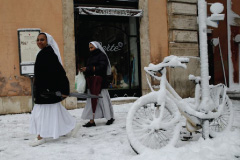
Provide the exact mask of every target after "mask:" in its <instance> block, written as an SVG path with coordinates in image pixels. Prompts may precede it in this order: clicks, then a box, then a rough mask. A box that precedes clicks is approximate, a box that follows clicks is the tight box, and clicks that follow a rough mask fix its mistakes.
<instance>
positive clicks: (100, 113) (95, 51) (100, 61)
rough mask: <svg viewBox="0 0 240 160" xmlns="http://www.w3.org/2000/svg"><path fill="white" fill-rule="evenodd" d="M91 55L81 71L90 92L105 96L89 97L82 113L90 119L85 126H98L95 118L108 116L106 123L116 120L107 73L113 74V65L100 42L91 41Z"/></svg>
mask: <svg viewBox="0 0 240 160" xmlns="http://www.w3.org/2000/svg"><path fill="white" fill-rule="evenodd" d="M89 50H90V57H89V58H88V61H87V64H86V67H82V68H81V69H80V71H82V72H84V74H85V77H86V81H87V89H88V93H91V94H94V95H99V96H102V97H103V98H98V99H96V98H92V99H90V98H88V99H87V104H86V106H85V108H84V110H83V113H82V119H90V121H89V122H88V123H86V124H85V125H83V127H92V126H96V124H95V121H94V119H98V118H106V119H107V120H108V121H107V123H106V125H110V124H112V123H113V121H114V113H113V107H112V104H111V100H110V96H109V93H108V90H107V88H108V83H107V75H111V65H110V62H109V59H108V57H107V54H106V52H105V51H104V49H103V47H102V46H101V45H100V43H99V42H96V41H93V42H90V43H89Z"/></svg>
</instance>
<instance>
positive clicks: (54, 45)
mask: <svg viewBox="0 0 240 160" xmlns="http://www.w3.org/2000/svg"><path fill="white" fill-rule="evenodd" d="M43 33H44V34H45V35H46V36H47V43H48V45H49V46H51V47H52V48H53V50H54V52H55V54H56V55H57V57H58V60H59V62H60V63H61V64H62V59H61V55H60V51H59V48H58V45H57V43H56V41H55V40H54V39H53V37H52V36H51V35H50V34H48V33H46V32H43Z"/></svg>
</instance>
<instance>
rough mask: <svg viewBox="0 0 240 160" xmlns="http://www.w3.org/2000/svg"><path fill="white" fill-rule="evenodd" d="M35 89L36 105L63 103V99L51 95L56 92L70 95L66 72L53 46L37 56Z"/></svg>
mask: <svg viewBox="0 0 240 160" xmlns="http://www.w3.org/2000/svg"><path fill="white" fill-rule="evenodd" d="M33 87H34V98H35V103H36V104H52V103H57V102H60V101H62V100H63V99H62V97H58V96H55V95H49V93H55V92H56V91H60V92H61V93H62V94H64V95H69V81H68V78H67V76H66V72H65V70H64V68H63V67H62V65H61V63H60V62H59V60H58V57H57V55H56V54H55V53H54V50H53V48H52V47H51V46H47V47H45V48H43V49H42V50H41V51H40V52H39V53H38V55H37V58H36V62H35V65H34V85H33Z"/></svg>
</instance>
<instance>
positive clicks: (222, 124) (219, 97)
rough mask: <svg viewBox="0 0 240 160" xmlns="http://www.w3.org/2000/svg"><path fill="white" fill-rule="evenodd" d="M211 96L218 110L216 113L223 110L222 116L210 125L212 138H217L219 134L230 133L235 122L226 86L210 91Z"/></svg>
mask: <svg viewBox="0 0 240 160" xmlns="http://www.w3.org/2000/svg"><path fill="white" fill-rule="evenodd" d="M210 96H211V98H212V99H213V101H214V102H215V104H216V106H217V108H215V110H216V111H219V110H220V109H221V106H222V105H223V108H222V109H221V111H220V112H221V113H220V116H219V117H217V118H215V119H213V120H212V121H210V123H209V129H210V131H209V132H210V136H211V137H215V136H216V135H217V134H218V133H221V132H224V131H228V130H230V129H231V126H232V122H233V109H232V102H231V100H230V99H229V97H228V96H227V95H226V89H225V86H224V85H222V84H221V85H217V86H214V87H213V88H211V89H210Z"/></svg>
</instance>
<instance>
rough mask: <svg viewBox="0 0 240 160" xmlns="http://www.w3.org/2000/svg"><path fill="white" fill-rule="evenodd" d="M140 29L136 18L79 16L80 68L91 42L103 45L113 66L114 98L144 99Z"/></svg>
mask: <svg viewBox="0 0 240 160" xmlns="http://www.w3.org/2000/svg"><path fill="white" fill-rule="evenodd" d="M137 26H138V25H137V18H134V17H114V16H89V15H77V14H75V38H76V68H77V69H78V68H79V67H81V66H84V65H85V64H86V61H87V59H88V55H89V49H88V44H89V42H91V41H98V42H100V43H101V44H102V46H103V48H104V50H105V51H106V53H107V55H108V57H109V60H110V63H111V66H112V75H111V76H109V77H108V81H109V88H108V89H109V92H110V95H111V97H117V96H140V95H141V89H140V72H139V66H140V64H139V41H138V29H137Z"/></svg>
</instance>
